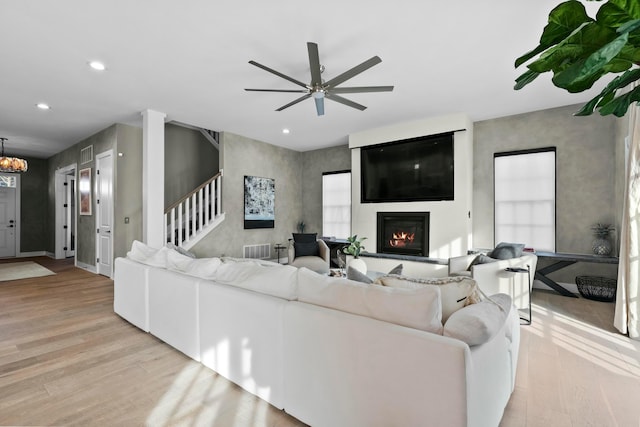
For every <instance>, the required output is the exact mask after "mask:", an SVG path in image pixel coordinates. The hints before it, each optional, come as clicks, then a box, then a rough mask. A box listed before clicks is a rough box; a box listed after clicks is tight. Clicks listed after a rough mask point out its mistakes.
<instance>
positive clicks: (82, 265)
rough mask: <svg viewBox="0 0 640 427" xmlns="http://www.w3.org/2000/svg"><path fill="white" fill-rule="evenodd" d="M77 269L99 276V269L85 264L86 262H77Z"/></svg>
mask: <svg viewBox="0 0 640 427" xmlns="http://www.w3.org/2000/svg"><path fill="white" fill-rule="evenodd" d="M76 267H78V268H81V269H83V270H87V271H89V272H91V273H93V274H98V268H97V267H96V266H95V265H90V264H85V263H84V262H80V261H77V260H76Z"/></svg>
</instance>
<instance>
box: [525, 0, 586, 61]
mask: <svg viewBox="0 0 640 427" xmlns="http://www.w3.org/2000/svg"><path fill="white" fill-rule="evenodd" d="M591 21H593V19H592V18H590V17H589V16H588V15H587V11H586V10H585V8H584V5H583V4H582V3H580V2H579V1H577V0H569V1H566V2H564V3H560V4H559V5H558V6H556V8H554V9H553V10H552V11H551V12H550V13H549V23H548V24H547V25H546V26H545V27H544V30H543V31H542V36H540V43H539V45H538V46H537V47H536V48H535V49H533V50H532V51H529V52H527V53H525V54H524V55H522V56H521V57H519V58H517V59H516V61H515V67H516V68H518V67H519V66H520V65H522V64H524V63H525V62H527V61H528V60H530V59H531V58H533V57H534V56H536V55H537V54H539V53H541V52H544V51H545V50H547V49H548V48H549V47H551V46H553V45H555V44H558V43H560V42H561V41H562V40H564V39H566V38H567V37H569V36H570V35H571V33H573V31H574V30H575V29H577V28H578V27H580V26H581V25H582V24H584V23H585V22H591Z"/></svg>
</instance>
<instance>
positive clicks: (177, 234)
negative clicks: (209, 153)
mask: <svg viewBox="0 0 640 427" xmlns="http://www.w3.org/2000/svg"><path fill="white" fill-rule="evenodd" d="M223 217H224V213H223V212H222V171H220V172H218V173H217V174H216V175H215V176H213V177H211V178H209V179H208V180H207V181H206V182H204V183H202V184H201V185H199V186H198V187H197V188H196V189H194V190H193V191H191V192H190V193H189V194H187V195H186V196H184V197H182V198H181V199H180V200H178V201H177V202H175V203H174V204H172V205H171V206H169V207H168V208H167V209H166V210H165V213H164V220H165V236H164V241H165V242H172V243H173V244H175V245H176V246H180V247H190V246H192V245H193V244H195V241H197V240H200V238H201V237H200V238H198V236H199V235H201V234H202V233H203V232H205V231H207V229H208V228H210V227H209V226H212V225H214V224H216V223H217V222H218V221H219V220H220V219H221V218H223Z"/></svg>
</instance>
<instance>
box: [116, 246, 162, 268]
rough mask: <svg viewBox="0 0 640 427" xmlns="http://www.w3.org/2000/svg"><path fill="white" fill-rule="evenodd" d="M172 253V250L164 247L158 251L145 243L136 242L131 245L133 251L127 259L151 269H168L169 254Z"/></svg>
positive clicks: (128, 254) (128, 253)
mask: <svg viewBox="0 0 640 427" xmlns="http://www.w3.org/2000/svg"><path fill="white" fill-rule="evenodd" d="M170 251H171V249H169V248H166V247H164V246H163V247H161V248H160V249H156V248H152V247H151V246H148V245H146V244H145V243H143V242H140V241H138V240H134V241H133V243H132V244H131V250H130V251H129V252H127V258H129V259H132V260H134V261H137V262H139V263H142V264H145V265H149V266H151V267H160V268H166V266H167V254H168V253H169V252H170Z"/></svg>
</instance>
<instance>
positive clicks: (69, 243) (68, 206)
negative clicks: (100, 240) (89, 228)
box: [63, 173, 76, 258]
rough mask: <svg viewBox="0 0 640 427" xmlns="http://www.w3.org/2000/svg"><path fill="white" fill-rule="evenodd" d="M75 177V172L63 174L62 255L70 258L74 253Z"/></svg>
mask: <svg viewBox="0 0 640 427" xmlns="http://www.w3.org/2000/svg"><path fill="white" fill-rule="evenodd" d="M75 202H76V177H75V173H72V174H71V175H66V176H65V183H64V205H63V206H64V225H63V227H64V231H65V233H64V256H65V257H66V258H70V257H72V256H74V255H75V253H76V218H75V213H76V203H75Z"/></svg>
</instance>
